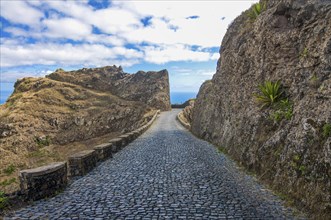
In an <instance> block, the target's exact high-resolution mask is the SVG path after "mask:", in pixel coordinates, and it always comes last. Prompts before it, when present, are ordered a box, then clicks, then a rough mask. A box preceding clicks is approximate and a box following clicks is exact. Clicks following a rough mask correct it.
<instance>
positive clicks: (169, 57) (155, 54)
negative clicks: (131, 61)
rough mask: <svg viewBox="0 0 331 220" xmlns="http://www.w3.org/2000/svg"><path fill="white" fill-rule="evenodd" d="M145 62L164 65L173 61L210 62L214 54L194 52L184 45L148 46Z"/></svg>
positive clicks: (145, 48) (144, 48) (145, 50)
mask: <svg viewBox="0 0 331 220" xmlns="http://www.w3.org/2000/svg"><path fill="white" fill-rule="evenodd" d="M142 50H143V51H144V52H145V61H147V62H151V63H156V64H164V63H167V62H171V61H208V60H210V58H211V57H212V54H210V53H207V52H199V51H192V50H191V49H190V48H189V47H188V46H185V45H182V44H175V45H162V46H146V47H143V48H142Z"/></svg>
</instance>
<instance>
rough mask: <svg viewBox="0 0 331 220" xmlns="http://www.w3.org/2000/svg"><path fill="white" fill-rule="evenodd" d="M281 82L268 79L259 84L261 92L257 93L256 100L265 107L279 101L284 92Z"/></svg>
mask: <svg viewBox="0 0 331 220" xmlns="http://www.w3.org/2000/svg"><path fill="white" fill-rule="evenodd" d="M280 86H281V84H280V82H279V81H277V82H272V81H266V82H264V84H260V85H259V86H258V88H259V90H260V91H259V92H260V94H255V97H256V100H257V101H258V102H259V103H260V104H261V105H262V108H263V107H267V106H272V105H273V104H275V103H276V102H278V101H279V100H280V98H281V95H282V94H283V92H282V91H281V89H280Z"/></svg>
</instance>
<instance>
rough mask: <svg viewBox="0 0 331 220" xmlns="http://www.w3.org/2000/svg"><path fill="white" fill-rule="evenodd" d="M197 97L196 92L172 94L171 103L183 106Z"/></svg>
mask: <svg viewBox="0 0 331 220" xmlns="http://www.w3.org/2000/svg"><path fill="white" fill-rule="evenodd" d="M196 96H197V93H196V92H170V102H171V104H182V103H184V102H186V101H187V100H189V99H193V98H196Z"/></svg>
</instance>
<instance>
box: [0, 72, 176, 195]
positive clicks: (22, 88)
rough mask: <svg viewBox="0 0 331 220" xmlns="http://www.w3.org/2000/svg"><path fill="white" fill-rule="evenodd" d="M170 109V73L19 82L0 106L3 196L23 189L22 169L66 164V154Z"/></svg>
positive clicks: (60, 75) (71, 75)
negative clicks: (19, 177)
mask: <svg viewBox="0 0 331 220" xmlns="http://www.w3.org/2000/svg"><path fill="white" fill-rule="evenodd" d="M144 88H145V90H144ZM169 106H170V102H169V82H168V74H167V71H166V70H163V71H160V72H148V73H144V72H138V73H137V74H132V75H131V74H125V73H123V72H122V71H121V68H117V67H115V66H112V67H104V68H98V69H82V70H78V71H71V72H65V71H63V70H57V71H56V72H55V73H53V74H51V75H49V76H48V77H46V78H24V79H22V80H18V81H17V82H16V84H15V91H14V93H13V94H12V95H11V97H10V98H9V99H8V100H7V102H6V103H5V104H4V105H0V158H1V160H0V191H6V192H8V191H12V190H14V189H15V187H17V183H18V180H15V178H13V177H14V176H17V175H16V174H15V172H18V170H19V168H20V169H23V168H30V167H33V166H40V165H42V164H43V161H44V162H51V161H54V160H55V161H56V160H59V159H66V158H61V157H63V155H64V154H63V155H62V152H64V151H65V154H66V153H70V152H74V149H75V148H77V146H79V147H81V145H80V144H79V143H80V142H82V141H86V140H92V139H93V138H99V139H100V138H105V139H106V140H105V141H107V140H108V139H110V138H109V137H112V135H113V134H114V135H116V134H117V135H118V134H121V133H124V132H128V131H131V130H134V129H136V128H138V127H139V126H141V125H142V124H144V123H145V122H146V121H147V120H148V119H149V117H150V116H151V115H153V114H152V113H153V112H154V111H155V110H156V109H160V108H161V109H163V110H167V109H169ZM107 138H108V139H107ZM76 142H78V143H76ZM93 143H94V142H93V141H90V143H89V144H87V145H89V146H87V147H93ZM91 145H92V146H91ZM84 146H85V145H84ZM66 148H73V150H72V149H66ZM44 159H45V160H44ZM6 170H7V171H8V172H7V171H6Z"/></svg>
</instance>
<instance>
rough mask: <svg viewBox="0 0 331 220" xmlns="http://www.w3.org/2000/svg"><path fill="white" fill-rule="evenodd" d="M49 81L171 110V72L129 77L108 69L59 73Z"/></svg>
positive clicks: (117, 69)
mask: <svg viewBox="0 0 331 220" xmlns="http://www.w3.org/2000/svg"><path fill="white" fill-rule="evenodd" d="M47 78H50V79H54V80H57V81H62V82H70V83H73V84H76V85H81V86H83V87H85V88H90V89H96V90H101V91H107V92H111V93H112V94H114V95H116V96H119V97H121V98H124V99H126V100H134V101H142V102H144V103H146V104H148V105H149V106H152V107H154V108H158V109H160V110H163V111H167V110H170V109H171V106H170V96H169V76H168V71H167V70H161V71H159V72H143V71H139V72H137V73H136V74H128V73H124V72H123V70H122V68H121V67H116V66H106V67H102V68H94V69H87V68H83V69H80V70H77V71H68V72H66V71H63V70H57V71H56V72H54V73H52V74H50V75H48V76H47Z"/></svg>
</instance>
